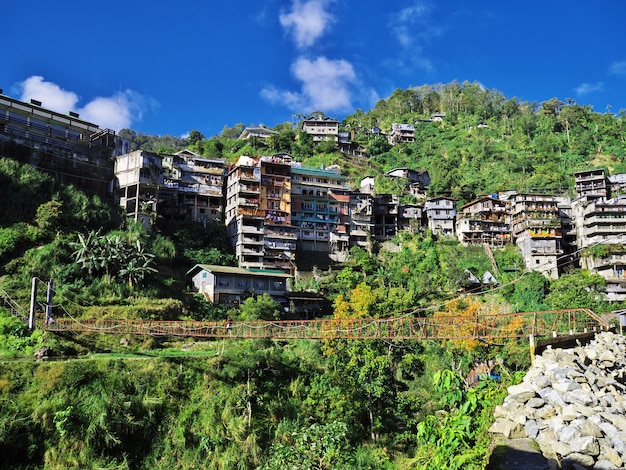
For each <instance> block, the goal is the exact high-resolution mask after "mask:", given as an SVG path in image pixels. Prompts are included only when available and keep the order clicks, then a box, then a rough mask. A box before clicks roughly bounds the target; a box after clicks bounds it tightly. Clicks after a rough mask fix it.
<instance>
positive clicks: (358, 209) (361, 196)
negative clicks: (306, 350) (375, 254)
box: [350, 192, 375, 250]
mask: <svg viewBox="0 0 626 470" xmlns="http://www.w3.org/2000/svg"><path fill="white" fill-rule="evenodd" d="M374 226H375V223H374V196H373V195H372V194H367V193H362V192H352V193H350V246H360V247H361V248H364V249H368V250H369V249H370V248H371V243H372V240H373V237H374Z"/></svg>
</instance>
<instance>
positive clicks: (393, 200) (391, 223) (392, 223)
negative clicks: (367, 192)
mask: <svg viewBox="0 0 626 470" xmlns="http://www.w3.org/2000/svg"><path fill="white" fill-rule="evenodd" d="M399 205H400V198H399V197H398V196H396V195H394V194H379V195H376V196H374V211H373V212H374V239H375V240H376V241H386V240H391V239H392V238H393V237H395V236H396V235H397V233H398V208H399Z"/></svg>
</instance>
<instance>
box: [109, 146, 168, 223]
mask: <svg viewBox="0 0 626 470" xmlns="http://www.w3.org/2000/svg"><path fill="white" fill-rule="evenodd" d="M114 171H115V178H116V181H115V200H116V201H118V202H119V204H120V206H122V209H123V210H124V213H125V214H126V217H129V218H131V219H133V220H135V221H137V222H139V223H141V224H142V225H143V226H144V227H146V229H148V230H149V229H150V227H151V225H152V223H153V222H154V219H155V216H156V214H157V211H158V209H159V208H158V200H159V197H160V194H159V193H160V190H161V189H162V188H164V179H163V156H162V155H159V154H157V153H153V152H147V151H145V150H135V151H133V152H129V153H125V154H123V155H119V156H118V157H116V158H115V162H114Z"/></svg>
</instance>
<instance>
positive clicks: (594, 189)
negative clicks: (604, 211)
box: [574, 168, 607, 198]
mask: <svg viewBox="0 0 626 470" xmlns="http://www.w3.org/2000/svg"><path fill="white" fill-rule="evenodd" d="M574 180H575V185H576V197H577V198H581V197H593V198H605V197H607V181H606V175H605V174H604V169H602V168H595V169H592V170H584V171H577V172H575V173H574Z"/></svg>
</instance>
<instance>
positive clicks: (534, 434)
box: [490, 332, 626, 469]
mask: <svg viewBox="0 0 626 470" xmlns="http://www.w3.org/2000/svg"><path fill="white" fill-rule="evenodd" d="M625 352H626V337H624V336H621V335H618V334H614V333H610V332H604V333H600V334H598V335H596V337H595V339H594V340H593V341H592V342H590V343H589V344H588V345H586V346H578V347H575V348H572V349H554V350H553V349H548V350H546V351H545V352H544V353H543V354H542V355H541V356H536V357H535V360H534V363H533V366H532V367H531V368H530V370H529V371H528V373H527V374H526V376H525V377H524V380H523V382H522V383H521V384H519V385H514V386H511V387H509V389H508V391H509V394H508V396H507V398H506V399H505V400H504V403H503V404H502V405H501V406H498V407H497V408H496V411H495V422H494V423H493V425H492V426H491V428H490V431H491V432H492V433H500V434H503V435H504V437H506V438H511V439H514V438H521V437H530V438H532V439H535V440H536V441H537V443H538V444H539V447H540V449H541V452H542V453H543V454H544V456H545V457H546V458H548V459H549V461H550V462H552V466H553V467H555V468H558V467H561V468H563V469H587V468H593V469H617V468H622V467H624V466H625V465H626V386H625V385H624V384H625V383H626V354H625Z"/></svg>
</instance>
